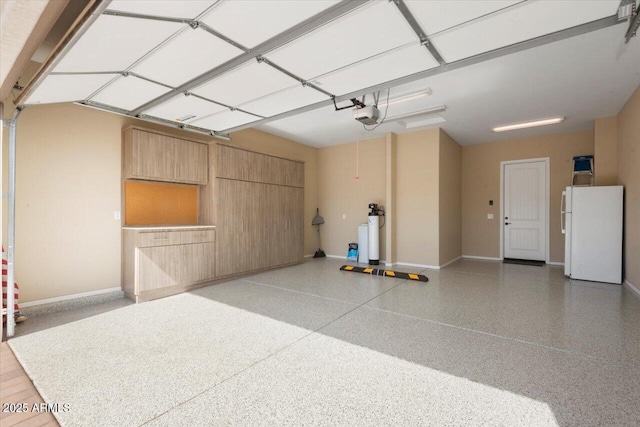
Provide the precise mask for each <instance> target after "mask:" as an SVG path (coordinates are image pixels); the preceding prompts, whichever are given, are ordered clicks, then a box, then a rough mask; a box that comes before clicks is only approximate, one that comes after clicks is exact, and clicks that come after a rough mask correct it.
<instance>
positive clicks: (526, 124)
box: [491, 117, 564, 132]
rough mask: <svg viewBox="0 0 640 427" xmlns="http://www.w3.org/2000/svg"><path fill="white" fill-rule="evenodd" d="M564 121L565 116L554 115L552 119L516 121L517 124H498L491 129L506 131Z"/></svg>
mask: <svg viewBox="0 0 640 427" xmlns="http://www.w3.org/2000/svg"><path fill="white" fill-rule="evenodd" d="M562 122H564V117H554V118H552V119H544V120H534V121H532V122H522V123H515V124H512V125H505V126H498V127H495V128H493V129H491V131H493V132H505V131H508V130H516V129H526V128H533V127H536V126H547V125H555V124H557V123H562Z"/></svg>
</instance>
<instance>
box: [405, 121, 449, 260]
mask: <svg viewBox="0 0 640 427" xmlns="http://www.w3.org/2000/svg"><path fill="white" fill-rule="evenodd" d="M439 151H440V129H438V128H433V129H426V130H422V131H418V132H411V133H405V134H401V135H398V139H397V171H396V173H397V176H396V219H397V223H396V237H397V261H398V262H399V263H409V264H420V265H428V266H438V265H440V255H439V243H438V238H439V232H440V230H439V222H438V216H439V199H438V197H439V196H438V193H439V191H438V189H439V179H440V176H439V165H438V163H439V160H440V159H439Z"/></svg>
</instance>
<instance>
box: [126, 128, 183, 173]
mask: <svg viewBox="0 0 640 427" xmlns="http://www.w3.org/2000/svg"><path fill="white" fill-rule="evenodd" d="M130 143H131V144H132V146H131V151H130V152H131V158H130V159H129V167H130V171H129V172H130V176H125V178H128V177H131V178H146V179H153V180H157V181H172V180H173V179H174V178H175V163H174V162H173V159H174V157H175V152H176V143H175V140H174V138H169V137H166V136H163V135H158V134H155V133H149V132H142V131H139V130H137V129H133V130H132V138H131V142H130Z"/></svg>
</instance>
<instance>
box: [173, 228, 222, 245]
mask: <svg viewBox="0 0 640 427" xmlns="http://www.w3.org/2000/svg"><path fill="white" fill-rule="evenodd" d="M180 234H181V237H180V243H182V244H189V243H204V242H215V240H216V232H215V230H189V231H181V232H180Z"/></svg>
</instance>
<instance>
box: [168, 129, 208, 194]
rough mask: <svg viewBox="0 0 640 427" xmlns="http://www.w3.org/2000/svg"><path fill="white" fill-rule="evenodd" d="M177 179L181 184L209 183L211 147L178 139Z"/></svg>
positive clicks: (176, 157) (176, 156)
mask: <svg viewBox="0 0 640 427" xmlns="http://www.w3.org/2000/svg"><path fill="white" fill-rule="evenodd" d="M175 141H176V155H175V168H176V171H175V179H176V181H179V182H189V183H194V184H206V183H207V182H209V166H208V161H209V152H208V150H209V147H208V146H207V145H206V144H200V143H197V142H190V141H185V140H181V139H176V140H175Z"/></svg>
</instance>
